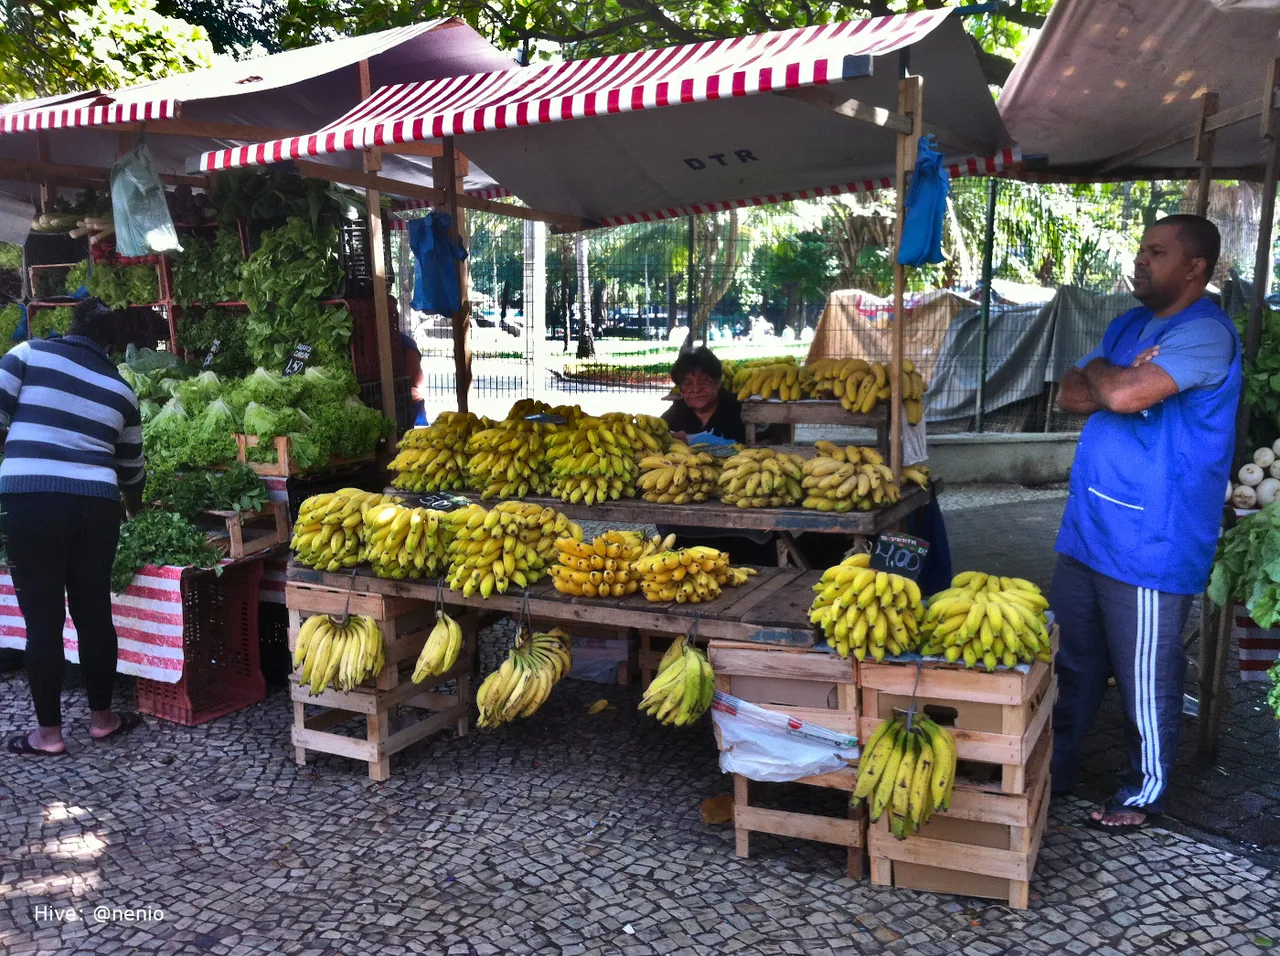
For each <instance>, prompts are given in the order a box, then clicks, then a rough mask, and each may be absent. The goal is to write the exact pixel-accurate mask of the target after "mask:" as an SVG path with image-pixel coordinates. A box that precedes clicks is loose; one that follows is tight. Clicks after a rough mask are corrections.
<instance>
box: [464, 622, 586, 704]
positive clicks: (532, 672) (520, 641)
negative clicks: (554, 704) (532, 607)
mask: <svg viewBox="0 0 1280 956" xmlns="http://www.w3.org/2000/svg"><path fill="white" fill-rule="evenodd" d="M570 644H571V639H570V637H569V633H568V632H567V631H565V630H564V629H563V628H559V627H556V628H552V629H551V630H550V631H548V632H547V633H545V634H532V635H530V634H529V633H528V632H527V631H522V632H521V634H520V635H519V636H517V638H516V645H515V646H514V647H513V648H511V650H510V652H508V654H507V659H506V660H505V661H503V662H502V666H501V667H500V668H498V669H497V670H496V671H494V672H493V673H492V674H490V675H489V676H488V677H486V678H485V679H484V682H483V683H482V684H481V685H480V689H479V690H478V691H477V692H476V704H477V705H478V706H479V708H480V717H479V719H478V720H477V721H476V726H477V727H497V726H498V725H500V724H504V723H506V722H507V721H509V720H514V719H515V718H516V717H528V716H529V715H530V714H532V713H533V712H534V711H536V710H537V709H538V708H539V707H541V706H542V704H543V702H544V701H545V700H546V699H547V697H548V696H549V695H550V693H551V688H552V687H554V686H555V685H556V684H558V683H559V682H560V680H561V679H562V678H563V677H564V676H565V675H566V674H568V673H569V670H570V669H571V668H572V667H573V659H572V657H571V656H570V653H569V647H570Z"/></svg>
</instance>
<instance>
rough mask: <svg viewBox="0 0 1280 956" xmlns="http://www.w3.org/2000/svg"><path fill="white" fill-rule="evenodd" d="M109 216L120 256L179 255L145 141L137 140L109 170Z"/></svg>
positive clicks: (158, 181)
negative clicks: (175, 253) (167, 253)
mask: <svg viewBox="0 0 1280 956" xmlns="http://www.w3.org/2000/svg"><path fill="white" fill-rule="evenodd" d="M111 214H112V218H113V219H114V221H115V229H116V251H117V252H118V253H120V255H122V256H146V255H150V254H151V253H153V252H181V251H182V246H181V245H180V244H179V243H178V233H177V231H176V230H175V229H174V228H173V217H172V216H170V215H169V204H168V203H167V202H166V201H165V198H164V186H163V185H162V184H161V182H160V177H159V176H157V175H156V170H155V166H154V165H153V164H152V162H151V150H150V148H149V147H148V146H147V144H146V142H145V141H144V140H139V141H138V144H137V145H136V146H134V147H133V149H131V150H129V152H127V153H125V155H123V156H121V157H120V158H119V159H118V160H116V163H115V165H114V166H112V167H111Z"/></svg>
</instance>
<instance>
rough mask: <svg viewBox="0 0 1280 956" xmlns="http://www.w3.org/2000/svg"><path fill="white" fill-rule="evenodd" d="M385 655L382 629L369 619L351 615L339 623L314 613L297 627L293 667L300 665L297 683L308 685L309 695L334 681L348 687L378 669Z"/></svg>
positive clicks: (360, 681)
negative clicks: (341, 623) (343, 622)
mask: <svg viewBox="0 0 1280 956" xmlns="http://www.w3.org/2000/svg"><path fill="white" fill-rule="evenodd" d="M385 654H386V648H385V645H384V643H383V640H382V629H381V628H379V627H378V622H377V621H375V620H374V619H373V618H371V617H360V616H358V615H352V616H351V617H349V618H347V623H346V624H345V625H342V626H340V625H338V624H336V623H334V621H332V620H331V619H330V618H329V615H327V614H316V615H314V616H312V617H309V618H307V619H306V620H305V621H304V622H303V624H302V627H301V628H299V630H298V643H297V644H296V645H295V647H294V651H293V669H294V670H298V668H302V670H301V672H300V673H299V675H298V683H299V684H310V686H311V693H312V695H313V696H314V695H316V694H319V693H320V692H321V691H323V690H324V689H325V688H326V687H328V686H329V685H330V684H333V683H335V682H336V684H337V686H338V688H339V689H340V690H351V689H352V688H354V687H358V686H360V685H361V684H363V683H364V682H365V681H367V680H368V679H369V678H371V677H373V676H375V675H376V674H377V673H378V672H379V671H381V670H382V665H383V664H384V663H385V662H386V657H385Z"/></svg>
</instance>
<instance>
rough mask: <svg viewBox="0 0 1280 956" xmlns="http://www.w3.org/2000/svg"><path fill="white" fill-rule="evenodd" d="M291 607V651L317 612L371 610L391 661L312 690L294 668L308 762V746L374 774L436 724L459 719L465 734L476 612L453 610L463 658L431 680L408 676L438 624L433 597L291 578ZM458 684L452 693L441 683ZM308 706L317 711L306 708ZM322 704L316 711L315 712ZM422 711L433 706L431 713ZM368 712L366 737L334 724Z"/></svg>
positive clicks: (386, 769) (299, 745)
mask: <svg viewBox="0 0 1280 956" xmlns="http://www.w3.org/2000/svg"><path fill="white" fill-rule="evenodd" d="M285 603H286V605H287V606H288V608H289V617H290V627H289V650H290V652H292V651H293V649H294V648H295V647H296V646H297V636H298V628H299V627H300V626H301V624H302V621H303V620H305V619H306V618H307V617H309V616H310V615H312V614H332V615H334V616H339V615H341V614H342V613H343V612H344V610H346V611H347V612H348V613H350V614H360V615H364V616H367V617H372V618H373V619H374V620H376V621H378V624H379V626H380V627H381V628H382V632H383V638H384V641H385V644H386V663H385V664H384V665H383V668H382V670H381V671H379V672H378V674H377V675H375V676H374V677H373V678H372V679H371V680H369V681H367V682H366V683H365V684H363V685H361V686H360V687H356V688H354V689H353V690H350V691H343V690H338V689H336V688H333V687H330V688H327V689H326V690H324V691H322V692H321V693H320V694H317V695H315V696H313V695H312V694H311V691H310V690H309V689H308V688H306V687H303V686H300V685H299V683H298V675H297V674H296V673H295V674H293V675H292V676H291V677H290V680H289V691H290V696H291V698H292V700H293V716H294V720H293V730H292V742H293V745H294V751H295V754H294V755H295V760H296V762H297V764H298V765H299V766H304V765H305V764H306V760H307V751H309V750H310V751H315V752H318V753H327V754H335V755H337V756H342V757H350V758H351V759H353V760H360V761H363V762H365V763H367V764H368V765H369V776H370V778H371V779H373V780H379V781H381V780H386V779H388V778H389V777H390V775H391V757H392V755H394V754H396V753H399V752H400V751H402V750H404V749H405V748H407V747H410V746H412V745H413V744H415V743H417V742H418V741H420V740H423V739H425V738H427V737H429V736H431V735H432V734H434V733H436V732H437V731H439V730H443V729H445V728H446V727H448V726H450V725H451V724H452V725H455V726H456V727H457V731H458V736H460V737H465V736H466V734H467V731H468V729H469V727H470V720H471V694H472V689H473V688H472V683H473V672H474V667H475V661H476V648H477V636H478V628H477V615H476V613H475V612H474V611H468V612H466V613H464V614H461V615H455V618H456V620H457V621H458V624H459V625H460V626H461V627H462V630H463V647H462V650H461V651H460V652H459V654H458V661H457V663H456V664H455V666H454V667H453V668H452V669H451V670H450V671H449V672H447V673H445V674H442V675H440V676H439V677H433V678H431V679H430V683H428V684H414V683H413V682H412V680H411V675H412V673H413V668H414V664H415V663H416V661H417V659H418V655H419V654H420V653H421V652H422V647H423V645H424V644H425V643H426V639H427V636H428V634H430V632H431V629H432V628H433V627H434V626H435V608H434V605H432V604H431V602H429V601H421V600H416V599H411V598H398V597H390V596H387V595H382V594H367V593H360V592H352V593H350V594H348V592H346V591H342V590H339V589H337V588H326V587H318V586H315V585H307V584H298V583H295V582H290V583H289V585H288V587H287V588H286V590H285ZM449 683H454V685H455V687H454V692H453V693H442V692H440V691H439V690H438V688H440V687H442V686H443V685H445V684H449ZM308 708H311V709H312V713H310V714H309V713H308ZM401 708H412V709H413V711H414V713H411V714H408V715H406V717H405V721H404V723H403V724H402V725H400V726H399V727H398V728H393V718H395V717H396V716H397V715H398V714H399V711H400V709H401ZM317 709H318V711H319V712H318V713H317V712H315V711H316V710H317ZM425 712H430V714H429V715H427V713H425ZM353 719H363V720H364V721H365V728H364V730H365V733H364V737H363V739H361V738H359V737H354V736H349V735H346V734H341V733H334V732H333V729H334V728H336V727H338V726H339V725H341V724H345V723H346V722H347V721H349V720H353Z"/></svg>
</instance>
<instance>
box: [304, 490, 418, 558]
mask: <svg viewBox="0 0 1280 956" xmlns="http://www.w3.org/2000/svg"><path fill="white" fill-rule="evenodd" d="M399 501H400V499H399V498H397V497H395V496H394V495H379V494H370V493H369V492H367V491H361V490H360V489H359V488H343V489H342V490H341V491H334V492H329V493H328V494H323V495H314V496H312V497H310V498H308V499H307V500H306V501H304V502H303V503H302V505H301V507H300V508H299V509H298V520H297V522H296V523H295V524H294V526H293V540H292V541H291V542H290V544H289V546H290V547H291V548H292V549H293V553H294V555H295V556H296V557H297V559H298V561H299V562H300V563H302V564H305V565H307V566H308V567H312V568H315V569H316V570H317V571H339V570H341V569H342V568H354V567H355V566H356V565H357V564H359V563H360V561H361V558H360V551H361V548H362V547H363V527H364V515H365V513H367V512H368V509H370V508H372V507H376V506H378V505H381V504H386V503H390V502H399Z"/></svg>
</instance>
